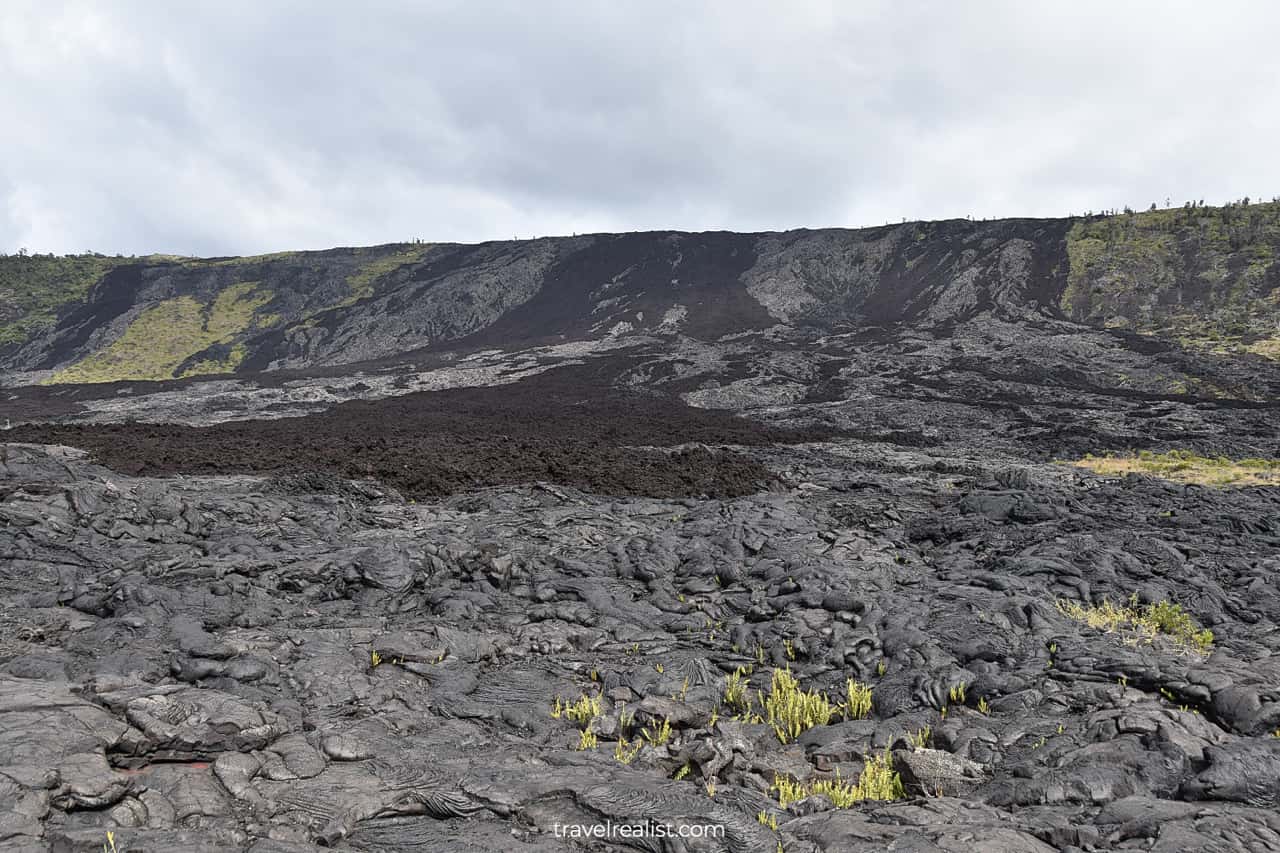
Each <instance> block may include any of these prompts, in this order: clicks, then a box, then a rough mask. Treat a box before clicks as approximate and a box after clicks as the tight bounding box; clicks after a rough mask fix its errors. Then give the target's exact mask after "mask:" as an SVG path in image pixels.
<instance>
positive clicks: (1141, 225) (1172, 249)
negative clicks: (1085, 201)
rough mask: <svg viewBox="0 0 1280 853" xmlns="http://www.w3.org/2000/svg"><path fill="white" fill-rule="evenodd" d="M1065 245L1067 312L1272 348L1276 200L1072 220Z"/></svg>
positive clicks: (1276, 325) (1276, 312)
mask: <svg viewBox="0 0 1280 853" xmlns="http://www.w3.org/2000/svg"><path fill="white" fill-rule="evenodd" d="M1067 251H1068V254H1069V257H1070V267H1071V272H1070V278H1069V281H1068V284H1067V289H1066V291H1065V292H1064V293H1063V296H1062V307H1063V309H1064V310H1065V311H1066V312H1067V314H1068V315H1069V316H1070V317H1072V318H1073V319H1077V320H1081V321H1084V322H1088V323H1095V324H1104V325H1107V326H1111V327H1117V328H1129V329H1134V330H1136V331H1140V332H1145V333H1151V334H1158V335H1161V336H1165V337H1172V338H1178V339H1180V340H1181V341H1182V342H1183V343H1185V344H1188V345H1192V346H1197V347H1204V348H1209V349H1214V350H1225V351H1236V352H1239V351H1250V352H1255V353H1258V354H1261V355H1268V356H1271V357H1280V301H1278V300H1280V264H1278V263H1277V262H1276V259H1277V256H1280V203H1275V202H1271V203H1267V204H1255V205H1244V204H1237V205H1228V206H1226V207H1196V206H1186V207H1181V208H1174V209H1172V210H1152V211H1147V212H1144V213H1134V214H1127V215H1121V216H1111V217H1105V218H1095V219H1090V220H1085V221H1080V222H1077V223H1075V224H1074V225H1073V226H1072V228H1071V231H1070V232H1069V235H1068V239H1067Z"/></svg>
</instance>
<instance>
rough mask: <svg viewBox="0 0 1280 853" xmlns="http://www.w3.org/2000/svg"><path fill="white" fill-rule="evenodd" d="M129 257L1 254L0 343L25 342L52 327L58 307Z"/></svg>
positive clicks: (76, 297) (76, 299) (81, 294)
mask: <svg viewBox="0 0 1280 853" xmlns="http://www.w3.org/2000/svg"><path fill="white" fill-rule="evenodd" d="M129 262H131V259H127V258H108V257H105V256H102V255H67V256H65V257H60V256H55V255H0V346H4V345H6V344H21V343H24V342H25V341H28V340H30V339H31V338H32V337H35V336H36V335H37V334H39V333H40V332H43V331H45V330H47V329H49V328H51V327H52V326H53V324H54V321H55V319H56V318H57V313H58V309H59V308H61V307H62V306H63V305H66V304H67V303H69V302H75V301H78V300H80V299H83V298H84V297H85V294H87V293H88V292H89V288H91V287H93V285H94V284H95V283H96V282H97V281H98V280H99V279H101V278H102V277H103V276H104V275H106V274H107V273H108V272H109V271H110V270H111V269H112V268H113V267H116V266H119V265H120V264H124V263H129Z"/></svg>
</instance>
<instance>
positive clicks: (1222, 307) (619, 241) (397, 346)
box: [0, 205, 1280, 383]
mask: <svg viewBox="0 0 1280 853" xmlns="http://www.w3.org/2000/svg"><path fill="white" fill-rule="evenodd" d="M1276 248H1280V206H1278V205H1255V206H1251V207H1234V208H1221V209H1206V208H1197V209H1195V210H1175V211H1157V212H1151V213H1144V214H1136V215H1125V216H1116V217H1094V218H1090V219H1082V220H1072V219H1060V220H1000V221H993V222H969V221H946V222H927V223H909V224H903V225H895V226H886V227H882V228H870V229H860V230H843V229H831V230H819V231H791V232H784V233H769V234H734V233H725V232H709V233H699V234H688V233H675V232H648V233H637V234H602V235H586V236H579V237H560V238H545V239H539V240H528V241H516V242H493V243H483V244H478V245H452V244H400V245H387V246H378V247H371V248H356V249H349V248H344V249H332V250H328V251H323V252H286V253H281V254H276V255H268V256H260V257H251V258H220V259H198V258H175V257H159V256H153V257H148V258H129V259H126V258H103V257H98V256H81V257H68V258H50V257H31V258H20V257H9V258H3V259H0V369H3V370H4V371H6V372H9V373H11V374H20V375H23V376H27V377H31V378H38V379H40V380H42V381H47V382H53V383H64V382H65V383H73V382H95V381H109V380H117V379H168V378H173V377H180V376H190V375H200V374H213V373H231V372H246V371H259V370H271V369H278V368H286V367H288V368H301V367H311V366H323V365H338V364H347V363H355V362H361V361H367V360H372V359H381V358H388V357H393V356H396V355H397V354H400V353H405V352H409V351H413V350H418V349H422V348H429V347H442V346H500V347H501V346H509V345H512V344H517V343H529V342H538V341H542V342H546V341H557V342H558V341H568V340H594V339H601V338H611V337H612V338H623V337H625V336H632V335H659V336H661V335H676V334H679V335H683V336H686V337H689V338H695V339H699V340H704V341H708V340H717V339H720V338H722V337H724V336H728V335H736V334H741V333H744V332H752V331H760V330H764V329H768V328H770V327H773V326H777V325H779V324H781V325H785V326H790V327H812V328H814V329H816V330H819V331H831V330H839V329H845V328H849V327H857V326H866V325H880V326H883V325H895V324H910V325H915V326H921V327H933V328H937V327H945V326H947V325H949V324H952V323H955V322H959V321H963V320H965V319H968V318H971V317H973V316H975V315H977V314H980V313H983V312H988V313H990V314H993V315H995V316H998V317H1000V318H1002V319H1008V320H1014V321H1017V320H1023V319H1028V318H1032V317H1037V316H1040V317H1050V316H1054V317H1061V316H1062V315H1063V313H1064V312H1065V314H1066V315H1067V316H1068V317H1070V318H1072V319H1075V320H1078V321H1081V322H1085V323H1091V324H1099V325H1108V326H1113V327H1114V326H1124V327H1127V328H1130V329H1134V330H1137V331H1143V332H1153V333H1161V334H1173V335H1178V336H1181V337H1184V338H1187V339H1188V342H1190V343H1196V344H1200V345H1206V344H1212V345H1215V346H1220V345H1223V344H1224V343H1226V344H1229V345H1231V346H1235V347H1237V348H1251V349H1253V350H1254V351H1257V352H1261V353H1264V354H1267V353H1268V352H1269V349H1268V347H1269V346H1270V344H1268V343H1267V342H1268V341H1269V340H1270V341H1272V342H1273V343H1274V336H1275V334H1276V332H1275V326H1276V318H1277V317H1278V316H1280V310H1278V306H1277V302H1276V294H1277V293H1278V292H1280V291H1278V290H1277V284H1280V266H1277V265H1276V263H1275V249H1276Z"/></svg>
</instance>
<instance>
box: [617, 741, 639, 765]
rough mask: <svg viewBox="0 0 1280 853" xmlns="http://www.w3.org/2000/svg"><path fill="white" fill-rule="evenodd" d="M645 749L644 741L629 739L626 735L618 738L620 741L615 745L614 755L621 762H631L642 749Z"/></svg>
mask: <svg viewBox="0 0 1280 853" xmlns="http://www.w3.org/2000/svg"><path fill="white" fill-rule="evenodd" d="M642 749H644V742H643V741H635V742H631V741H628V740H627V739H626V738H624V737H620V738H618V742H617V743H616V744H614V747H613V757H614V758H616V759H617V760H618V762H619V763H620V764H630V763H631V762H633V761H635V760H636V756H637V755H639V754H640V750H642Z"/></svg>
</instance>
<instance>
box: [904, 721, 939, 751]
mask: <svg viewBox="0 0 1280 853" xmlns="http://www.w3.org/2000/svg"><path fill="white" fill-rule="evenodd" d="M931 737H933V727H932V726H925V727H924V728H922V729H919V730H918V731H914V732H907V743H909V744H911V747H912V748H913V749H926V748H927V747H928V746H929V739H930V738H931Z"/></svg>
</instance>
